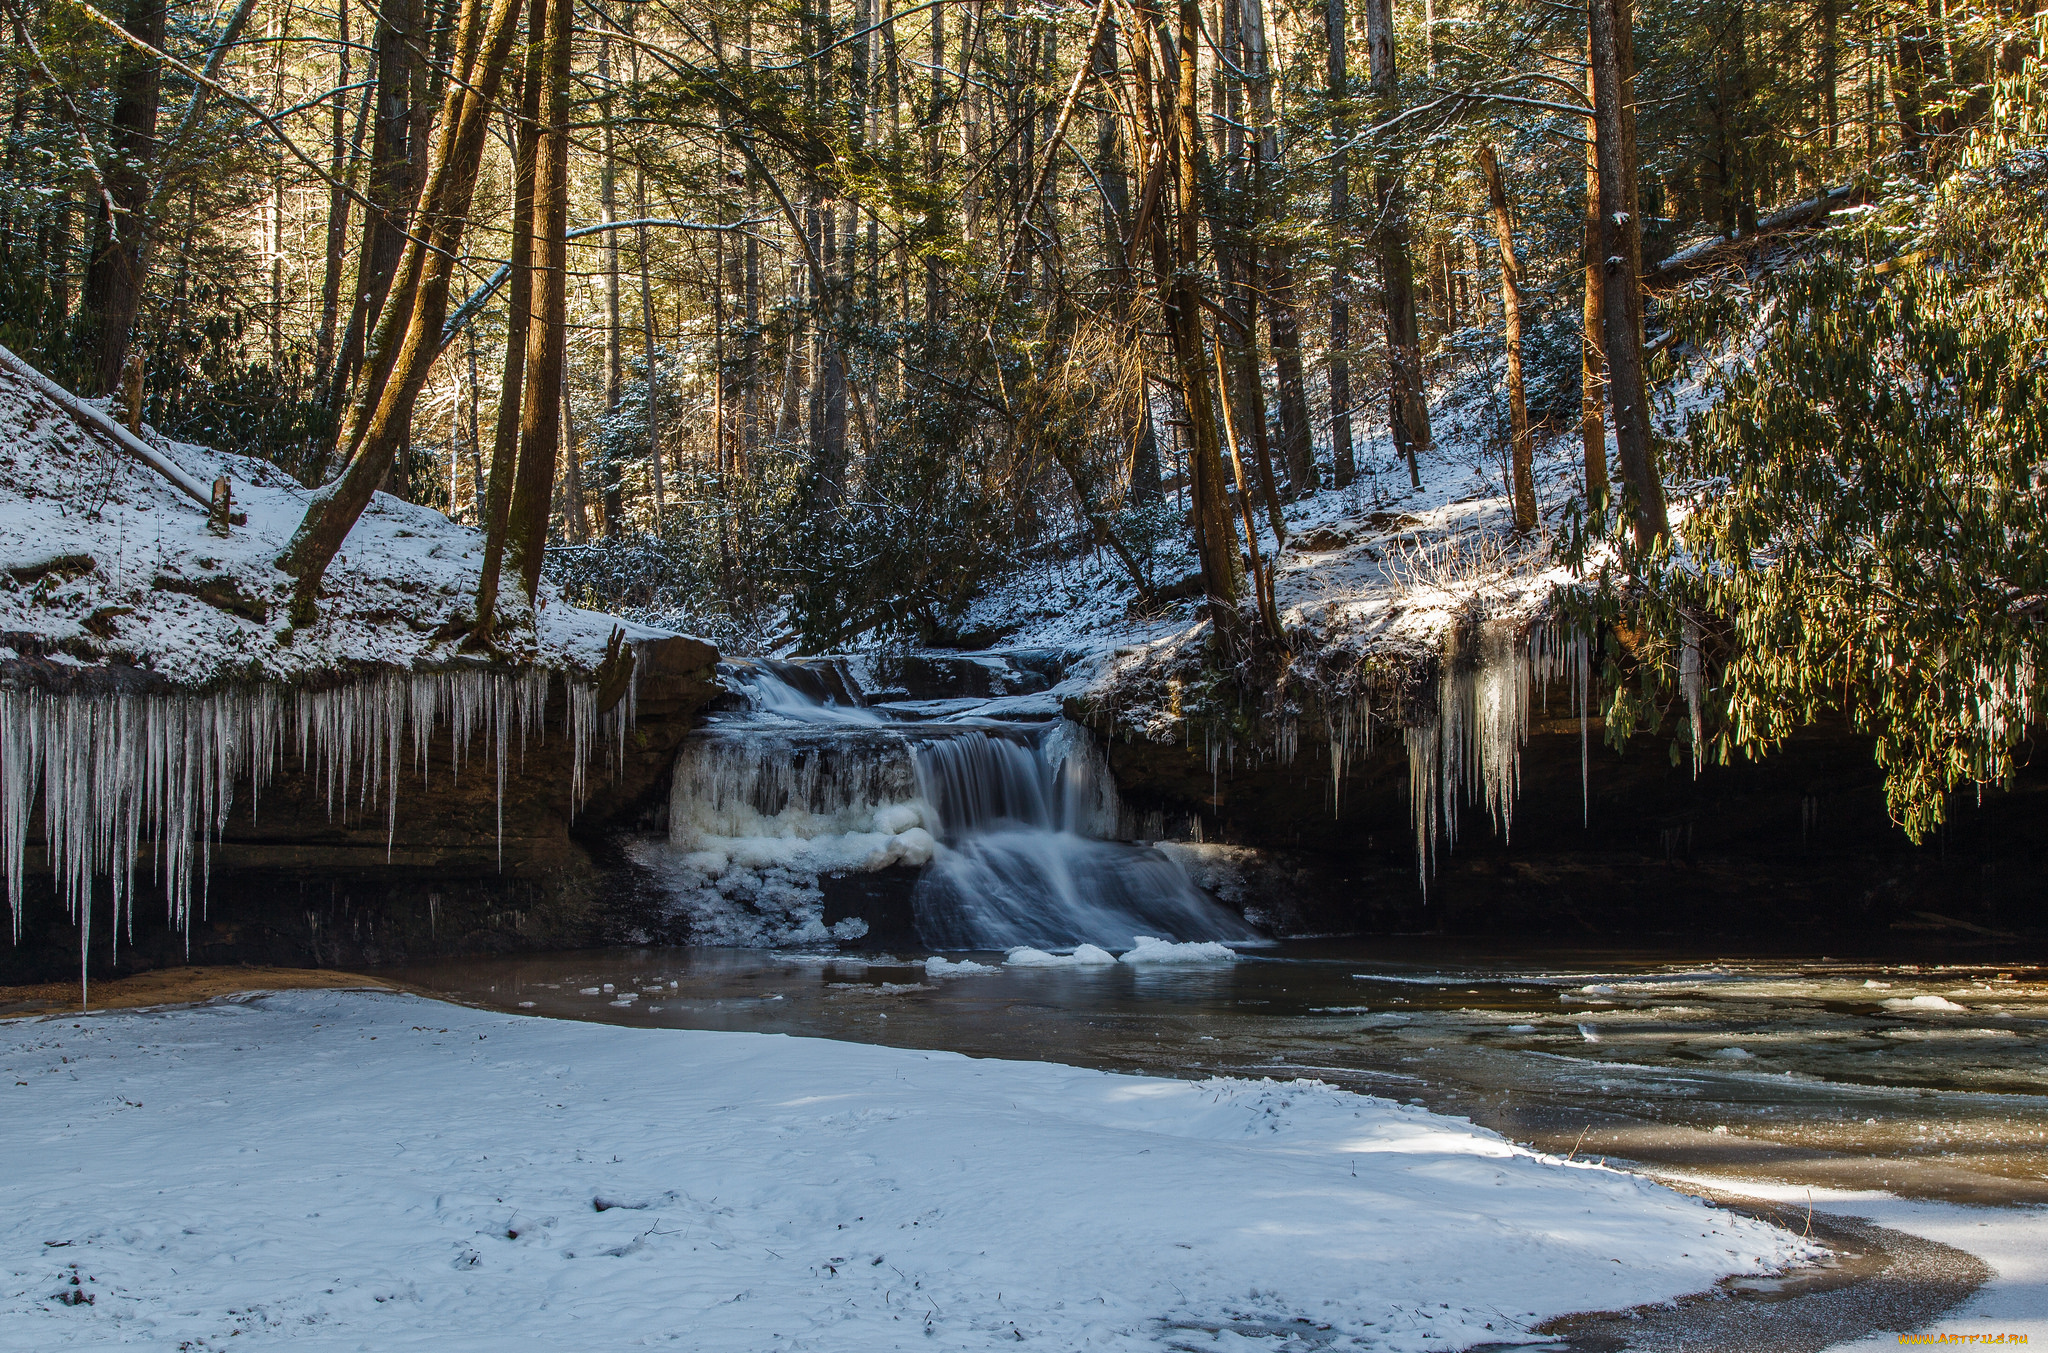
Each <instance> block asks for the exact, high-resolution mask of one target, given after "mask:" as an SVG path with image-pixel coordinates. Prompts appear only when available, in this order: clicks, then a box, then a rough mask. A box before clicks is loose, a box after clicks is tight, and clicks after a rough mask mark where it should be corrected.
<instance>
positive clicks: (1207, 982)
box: [394, 940, 2048, 1202]
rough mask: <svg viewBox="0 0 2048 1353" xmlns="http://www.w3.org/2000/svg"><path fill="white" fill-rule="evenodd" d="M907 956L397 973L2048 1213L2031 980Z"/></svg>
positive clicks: (1454, 951)
mask: <svg viewBox="0 0 2048 1353" xmlns="http://www.w3.org/2000/svg"><path fill="white" fill-rule="evenodd" d="M922 957H923V956H922V954H921V953H920V954H918V955H916V956H914V957H913V956H910V955H904V956H901V957H892V956H887V955H881V956H877V955H795V954H788V953H778V952H772V951H765V950H746V949H704V948H696V949H688V948H678V949H647V948H630V949H628V948H621V949H604V950H586V951H582V952H577V953H569V954H542V955H525V956H514V957H493V958H476V959H456V960H446V961H441V962H435V963H431V964H426V965H421V966H417V967H414V968H411V969H407V970H404V971H402V972H400V973H397V974H394V976H396V977H397V978H398V979H399V980H400V981H402V982H403V983H404V984H406V985H408V986H411V987H414V988H415V989H418V990H423V991H430V992H433V993H436V994H440V995H445V996H448V997H451V998H453V999H456V1000H460V1001H464V1002H470V1003H474V1004H479V1005H486V1006H492V1007H496V1008H501V1009H506V1010H513V1011H522V1012H525V1013H530V1014H534V1015H547V1016H552V1017H556V1018H567V1019H583V1020H594V1021H598V1022H603V1023H615V1024H624V1025H633V1026H642V1027H646V1026H669V1027H676V1028H694V1029H737V1030H750V1031H756V1032H763V1033H785V1034H799V1035H812V1036H818V1037H827V1038H842V1039H851V1040H855V1041H859V1042H868V1043H884V1044H890V1045H894V1046H899V1047H916V1048H943V1049H950V1050H953V1051H957V1052H963V1053H968V1054H970V1055H974V1056H987V1057H1010V1058H1029V1059H1044V1060H1049V1061H1059V1062H1068V1063H1074V1064H1079V1065H1084V1066H1094V1067H1100V1068H1104V1069H1107V1070H1114V1071H1132V1072H1144V1073H1149V1074H1155V1075H1167V1076H1183V1077H1189V1076H1195V1077H1199V1076H1209V1075H1233V1076H1273V1077H1277V1078H1295V1077H1310V1078H1315V1079H1319V1080H1323V1081H1327V1082H1330V1083H1331V1084H1335V1085H1340V1086H1343V1087H1345V1088H1347V1089H1353V1090H1358V1091H1362V1092H1365V1093H1370V1094H1377V1095H1384V1096H1388V1097H1391V1098H1395V1099H1401V1100H1406V1101H1408V1102H1411V1103H1421V1104H1425V1105H1428V1106H1429V1107H1431V1108H1433V1109H1437V1110H1439V1111H1442V1112H1448V1113H1455V1114H1460V1115H1464V1116H1469V1117H1470V1118H1472V1119H1473V1120H1474V1121H1475V1122H1478V1123H1480V1124H1482V1125H1484V1126H1488V1127H1491V1128H1494V1129H1496V1130H1498V1131H1500V1132H1502V1133H1503V1134H1505V1135H1507V1136H1509V1137H1511V1138H1514V1139H1515V1140H1518V1141H1524V1142H1529V1143H1532V1144H1535V1145H1537V1146H1539V1147H1542V1148H1544V1149H1548V1150H1555V1151H1558V1152H1560V1153H1562V1152H1565V1151H1567V1150H1576V1151H1578V1152H1579V1153H1580V1154H1583V1155H1589V1156H1608V1157H1612V1158H1615V1159H1626V1160H1632V1161H1636V1162H1640V1163H1643V1164H1646V1165H1649V1166H1653V1167H1655V1166H1663V1167H1666V1168H1671V1169H1680V1170H1688V1171H1695V1172H1706V1173H1711V1174H1714V1175H1717V1176H1722V1177H1725V1178H1731V1179H1740V1178H1767V1179H1774V1180H1780V1181H1788V1180H1789V1181H1792V1182H1795V1183H1805V1184H1811V1185H1816V1186H1818V1185H1832V1186H1839V1187H1852V1188H1862V1187H1884V1188H1889V1189H1892V1190H1893V1191H1895V1192H1899V1193H1903V1194H1907V1195H1912V1196H1927V1197H1946V1198H1953V1199H1956V1200H1959V1201H1980V1202H2019V1201H2026V1202H2048V967H2044V966H2041V965H2030V964H2005V965H1988V964H1974V963H1959V964H1940V965H1935V964H1928V965H1907V964H1899V963H1884V962H1853V961H1844V960H1838V959H1835V958H1830V957H1821V956H1812V957H1754V956H1750V957H1727V956H1718V955H1711V954H1704V953H1698V954H1679V953H1665V954H1654V953H1644V952H1641V951H1629V952H1627V953H1615V952H1605V953H1602V952H1592V951H1587V950H1564V949H1557V950H1549V951H1532V950H1530V949H1528V948H1526V947H1525V948H1521V949H1518V950H1517V951H1515V952H1513V953H1508V952H1506V951H1495V950H1488V949H1484V948H1474V947H1469V946H1459V945H1453V944H1449V943H1446V942H1438V941H1427V940H1418V941H1387V940H1370V941H1354V940H1347V941H1334V942H1290V943H1285V944H1279V945H1274V946H1271V947H1269V948H1263V949H1255V950H1246V951H1244V952H1243V954H1242V956H1241V957H1240V958H1239V960H1238V961H1237V962H1234V963H1212V964H1201V965H1186V966H1181V965H1172V966H1169V965H1146V966H1131V965H1125V964H1116V965H1111V966H1106V967H1099V968H1020V967H1016V966H1000V965H1001V963H1002V956H1001V955H1000V954H977V955H972V956H968V957H973V958H976V959H979V960H980V961H982V962H983V963H986V964H990V965H998V970H997V971H995V972H991V973H984V974H974V975H962V976H939V977H934V976H931V975H929V974H927V972H926V971H925V969H924V967H923V965H922ZM949 957H952V958H956V959H957V958H960V957H963V955H958V954H955V955H950V956H949ZM607 984H609V985H610V986H611V988H613V989H612V990H610V991H607V990H605V987H606V985H607ZM629 995H630V999H629Z"/></svg>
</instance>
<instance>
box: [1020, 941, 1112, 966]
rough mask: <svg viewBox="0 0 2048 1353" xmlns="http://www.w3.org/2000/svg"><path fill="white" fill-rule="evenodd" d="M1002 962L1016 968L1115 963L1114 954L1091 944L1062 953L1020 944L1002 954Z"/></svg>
mask: <svg viewBox="0 0 2048 1353" xmlns="http://www.w3.org/2000/svg"><path fill="white" fill-rule="evenodd" d="M1003 962H1005V963H1007V964H1010V965H1012V966H1013V967H1018V968H1100V967H1103V966H1106V965H1108V964H1112V963H1115V962H1116V955H1115V954H1112V953H1111V952H1109V950H1107V949H1103V948H1100V947H1098V946H1096V945H1093V944H1083V945H1080V946H1078V947H1077V948H1075V949H1074V950H1073V951H1071V952H1069V953H1064V954H1055V953H1052V952H1050V951H1048V950H1045V949H1033V948H1031V947H1030V946H1029V945H1023V944H1020V945H1018V946H1017V947H1016V948H1014V949H1012V950H1010V952H1009V953H1008V954H1006V955H1004V956H1003Z"/></svg>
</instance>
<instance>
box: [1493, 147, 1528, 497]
mask: <svg viewBox="0 0 2048 1353" xmlns="http://www.w3.org/2000/svg"><path fill="white" fill-rule="evenodd" d="M1479 172H1480V173H1482V174H1484V175H1485V176H1486V196H1487V199H1488V200H1489V201H1490V202H1491V203H1492V205H1493V230H1494V234H1495V235H1496V236H1498V237H1499V239H1500V306H1501V315H1502V325H1503V328H1504V329H1505V331H1506V336H1507V357H1508V435H1509V444H1510V447H1511V455H1512V460H1513V466H1514V469H1513V473H1512V476H1511V477H1512V478H1513V480H1514V485H1513V492H1514V501H1515V529H1516V530H1518V531H1533V530H1535V529H1536V481H1535V478H1534V471H1533V466H1532V461H1533V459H1534V456H1533V451H1534V447H1533V446H1531V444H1530V437H1529V403H1528V400H1527V399H1526V398H1525V397H1524V394H1523V390H1522V269H1521V266H1520V264H1518V263H1517V262H1516V260H1515V226H1514V221H1513V219H1512V218H1511V217H1510V216H1509V214H1508V193H1507V187H1506V185H1505V184H1503V183H1502V182H1501V179H1500V161H1498V160H1497V159H1495V158H1494V154H1493V147H1492V146H1481V147H1480V148H1479Z"/></svg>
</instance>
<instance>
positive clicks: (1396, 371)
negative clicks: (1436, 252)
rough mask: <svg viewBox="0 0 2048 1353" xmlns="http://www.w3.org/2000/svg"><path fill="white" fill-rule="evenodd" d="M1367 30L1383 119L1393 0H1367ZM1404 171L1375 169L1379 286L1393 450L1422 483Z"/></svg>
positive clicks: (1393, 160) (1392, 162) (1424, 390)
mask: <svg viewBox="0 0 2048 1353" xmlns="http://www.w3.org/2000/svg"><path fill="white" fill-rule="evenodd" d="M1365 33H1366V50H1367V52H1368V54H1369V57H1370V64H1371V69H1372V92H1373V104H1374V114H1375V116H1377V117H1378V118H1380V119H1381V120H1382V121H1384V120H1385V119H1387V118H1390V117H1392V116H1393V115H1394V114H1395V113H1397V112H1399V111H1400V107H1401V85H1400V74H1399V72H1398V70H1397V69H1396V67H1395V64H1394V16H1393V10H1392V7H1391V3H1390V0H1365ZM1402 173H1403V166H1402V164H1401V161H1400V159H1399V158H1398V157H1394V156H1387V155H1383V156H1382V157H1381V159H1380V161H1379V167H1376V168H1375V169H1374V170H1373V189H1374V193H1375V195H1376V196H1377V197H1378V198H1379V228H1378V232H1377V233H1378V236H1379V240H1378V243H1379V256H1380V287H1381V291H1382V293H1383V294H1384V296H1385V298H1386V318H1387V404H1388V422H1389V424H1390V426H1391V428H1392V430H1393V434H1394V449H1395V450H1396V451H1397V452H1399V453H1400V454H1401V455H1402V456H1404V457H1406V459H1407V461H1408V481H1409V483H1411V484H1415V485H1420V484H1421V483H1422V461H1421V457H1422V453H1423V452H1425V451H1427V450H1429V445H1430V432H1429V385H1428V377H1427V373H1426V372H1424V371H1423V369H1422V341H1421V338H1420V337H1419V335H1418V334H1417V332H1416V327H1415V271H1414V267H1413V265H1412V263H1411V262H1410V260H1409V257H1408V192H1407V189H1406V188H1404V187H1403V186H1402V183H1401V178H1402Z"/></svg>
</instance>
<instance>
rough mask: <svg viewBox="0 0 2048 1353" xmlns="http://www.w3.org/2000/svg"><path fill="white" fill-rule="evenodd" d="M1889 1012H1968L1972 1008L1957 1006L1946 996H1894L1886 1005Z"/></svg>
mask: <svg viewBox="0 0 2048 1353" xmlns="http://www.w3.org/2000/svg"><path fill="white" fill-rule="evenodd" d="M1884 1008H1885V1009H1887V1010H1940V1011H1945V1012H1951V1013H1954V1012H1967V1011H1968V1010H1969V1008H1970V1007H1968V1006H1966V1005H1957V1004H1956V1003H1955V1002H1954V1001H1952V1000H1950V999H1949V998H1948V997H1946V996H1894V997H1892V998H1891V999H1890V1000H1888V1001H1886V1002H1885V1003H1884Z"/></svg>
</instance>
